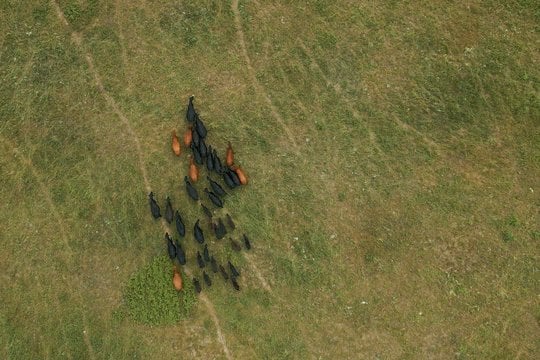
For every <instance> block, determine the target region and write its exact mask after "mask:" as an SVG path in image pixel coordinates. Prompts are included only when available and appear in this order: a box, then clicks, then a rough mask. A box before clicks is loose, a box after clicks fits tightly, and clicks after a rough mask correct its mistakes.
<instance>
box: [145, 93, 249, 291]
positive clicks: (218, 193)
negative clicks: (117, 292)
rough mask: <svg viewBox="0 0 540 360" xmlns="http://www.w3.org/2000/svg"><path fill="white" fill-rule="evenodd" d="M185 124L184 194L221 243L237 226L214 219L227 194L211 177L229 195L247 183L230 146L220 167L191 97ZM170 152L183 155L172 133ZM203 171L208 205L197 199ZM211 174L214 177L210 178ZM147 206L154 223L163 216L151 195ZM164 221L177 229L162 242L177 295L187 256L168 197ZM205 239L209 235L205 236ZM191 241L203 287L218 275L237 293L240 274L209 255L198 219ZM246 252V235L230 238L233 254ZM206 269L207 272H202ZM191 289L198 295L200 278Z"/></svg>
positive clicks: (182, 232) (181, 225)
mask: <svg viewBox="0 0 540 360" xmlns="http://www.w3.org/2000/svg"><path fill="white" fill-rule="evenodd" d="M186 120H187V121H188V124H189V126H188V129H187V130H186V132H185V134H184V145H185V147H186V148H189V149H190V150H191V155H190V156H189V160H190V161H189V171H188V176H185V177H184V182H185V188H186V193H187V195H188V197H189V198H190V199H192V200H193V201H195V202H196V203H198V204H200V207H201V209H202V211H203V213H204V214H205V216H206V217H207V219H208V222H209V229H210V230H211V231H212V232H213V234H214V236H215V238H216V239H217V240H222V239H223V238H224V237H225V235H226V234H227V233H228V232H232V231H233V230H234V229H235V228H236V225H235V223H234V221H233V219H232V218H231V216H230V215H229V214H226V215H225V219H226V220H225V222H226V223H227V226H226V225H225V223H224V221H223V219H222V218H221V217H218V218H217V219H214V211H213V209H215V208H223V204H224V201H225V196H226V195H227V192H226V191H225V190H224V189H223V187H222V186H221V185H220V183H219V182H218V181H216V180H214V179H212V178H211V175H214V174H215V175H214V176H219V177H221V178H222V179H223V182H224V183H225V185H226V186H227V187H228V189H229V191H230V190H233V189H235V188H236V187H238V186H241V185H246V184H247V183H248V180H247V177H246V174H245V173H244V171H243V170H242V169H241V168H240V167H239V166H236V165H235V164H234V152H233V149H232V146H231V143H229V144H228V147H227V151H226V157H225V163H223V162H222V161H221V159H220V157H219V155H218V153H217V150H216V149H215V148H212V146H211V145H208V144H207V142H206V141H207V135H208V131H207V129H206V127H205V126H204V123H203V122H202V120H201V119H200V117H199V114H198V113H197V112H196V111H195V107H194V105H193V96H191V97H190V98H189V103H188V108H187V111H186ZM172 150H173V152H174V154H175V155H176V156H180V155H181V153H182V147H181V145H180V140H179V139H178V136H177V135H176V131H173V133H172ZM204 167H206V169H207V172H208V175H207V176H206V180H207V181H208V187H205V188H204V193H205V194H206V197H207V199H208V200H209V202H210V203H211V205H210V203H209V204H208V205H205V204H204V203H203V199H202V198H201V196H199V191H198V190H197V188H196V186H195V184H196V183H198V182H199V179H200V178H199V171H200V170H199V168H200V169H203V168H204ZM212 173H214V174H212ZM209 188H210V189H211V190H209ZM148 198H149V203H150V211H151V213H152V216H153V217H154V219H158V218H160V217H161V216H162V214H161V209H160V207H159V204H158V202H157V201H156V199H155V198H154V193H153V192H151V193H150V194H149V195H148ZM163 217H164V218H165V220H166V221H167V222H168V223H169V224H172V222H173V220H174V223H175V225H176V231H177V233H178V236H179V238H178V239H173V237H171V235H170V234H169V233H168V232H166V233H165V241H166V242H167V252H168V254H169V257H170V259H171V261H172V262H173V285H174V288H175V289H176V290H177V291H180V290H182V288H183V286H182V276H181V274H180V271H179V270H178V265H177V264H179V265H185V264H186V263H187V254H186V251H185V248H186V247H185V245H184V247H182V244H181V242H180V241H179V239H182V238H185V236H186V226H185V223H184V218H182V215H181V214H180V212H179V211H178V210H173V206H172V203H171V199H170V198H169V197H168V196H167V198H166V199H165V213H164V214H163ZM206 236H208V235H206ZM193 238H194V239H195V241H196V243H197V246H198V248H199V250H197V252H196V254H193V258H194V259H196V262H197V265H198V268H199V271H200V272H202V274H201V275H200V276H202V279H203V281H204V283H205V284H206V286H208V287H209V286H212V278H211V276H210V274H212V273H213V274H217V273H218V272H219V273H220V274H221V276H222V277H223V280H225V281H226V282H228V281H229V280H230V281H231V284H232V286H233V287H234V288H235V289H236V290H240V285H238V277H239V276H240V272H239V271H238V270H237V268H236V267H235V266H234V264H233V263H232V262H231V261H230V260H228V261H227V265H226V266H224V265H223V264H221V263H219V262H218V260H217V259H216V257H215V256H214V255H212V254H211V253H210V250H209V249H208V242H207V241H206V239H205V232H204V231H203V229H202V228H201V223H200V219H197V221H195V224H194V225H193ZM241 243H243V246H244V247H245V249H246V250H250V249H251V242H250V240H249V238H248V237H247V235H246V234H243V235H242V237H241V241H240V242H239V241H237V240H233V238H232V237H229V244H230V246H231V248H232V249H233V250H234V251H241V250H242V245H241ZM206 268H209V269H210V270H211V271H210V270H209V271H206V270H205V269H206ZM193 287H194V288H195V291H197V293H200V292H201V290H202V287H201V281H199V276H194V277H193Z"/></svg>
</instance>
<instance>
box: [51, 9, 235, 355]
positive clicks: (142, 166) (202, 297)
mask: <svg viewBox="0 0 540 360" xmlns="http://www.w3.org/2000/svg"><path fill="white" fill-rule="evenodd" d="M51 4H52V6H53V8H54V9H55V11H56V15H57V16H58V18H59V19H60V21H61V22H62V24H64V26H66V27H67V28H68V30H69V31H70V32H71V38H72V40H73V42H74V43H75V45H76V46H77V47H78V48H79V50H80V51H81V52H82V54H83V55H84V58H85V60H86V63H87V65H88V70H89V71H90V73H91V74H92V76H93V77H94V82H95V84H96V86H97V88H98V89H99V92H100V94H101V95H102V96H103V98H104V99H105V101H106V102H107V104H108V105H109V106H110V107H111V109H112V110H113V112H114V113H115V114H116V115H117V116H118V118H119V119H120V121H121V122H122V123H123V125H124V127H125V128H126V130H127V131H128V133H129V134H130V137H131V139H132V140H133V142H134V143H135V150H136V151H135V152H136V153H137V158H138V162H139V169H140V171H141V174H142V177H143V182H144V187H145V190H146V193H149V192H150V191H151V189H152V187H151V186H150V181H149V177H148V172H147V171H146V166H145V164H144V159H143V151H142V146H141V142H140V140H139V137H138V136H137V133H136V132H135V130H134V129H133V127H132V126H131V123H130V121H129V120H128V118H127V117H126V116H125V115H124V113H123V112H122V110H121V109H120V107H119V106H118V104H117V102H116V101H115V100H114V98H113V97H112V96H111V95H110V94H109V93H108V92H107V90H105V87H104V86H103V81H102V80H101V76H100V75H99V72H98V71H97V70H96V67H95V66H94V60H93V59H92V56H91V55H90V53H89V52H88V51H86V50H85V49H84V47H83V45H82V36H81V34H79V33H77V32H76V31H73V30H72V29H71V26H70V25H69V23H68V21H67V19H66V17H65V16H64V13H63V12H62V9H61V8H60V6H59V5H58V3H57V2H56V1H54V0H51ZM161 226H162V228H163V230H164V231H169V232H170V229H169V228H168V226H167V225H166V223H165V220H163V219H162V221H161ZM185 271H186V273H187V274H188V275H190V276H191V272H190V271H189V269H188V268H185ZM199 298H200V300H201V301H202V303H203V304H204V305H205V306H206V309H207V310H208V313H209V315H210V317H211V318H212V320H213V322H214V326H215V327H216V332H217V338H218V341H219V342H220V343H221V345H222V347H223V352H224V353H225V356H226V358H227V359H232V356H231V353H230V351H229V348H228V347H227V342H226V341H225V337H224V336H223V331H222V329H221V326H220V325H219V320H218V317H217V314H216V310H215V308H214V306H213V304H212V303H211V302H210V300H209V299H208V298H207V297H206V295H205V294H201V295H200V296H199Z"/></svg>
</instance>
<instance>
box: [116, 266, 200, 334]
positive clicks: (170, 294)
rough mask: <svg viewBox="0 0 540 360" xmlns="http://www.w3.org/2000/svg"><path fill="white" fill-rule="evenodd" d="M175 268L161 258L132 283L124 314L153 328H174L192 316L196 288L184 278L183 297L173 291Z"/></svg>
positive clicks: (127, 295)
mask: <svg viewBox="0 0 540 360" xmlns="http://www.w3.org/2000/svg"><path fill="white" fill-rule="evenodd" d="M171 267H172V265H171V262H170V260H169V259H168V258H167V257H166V256H158V257H156V258H154V259H153V260H152V261H151V262H150V263H149V264H148V265H146V266H144V267H142V268H141V269H140V270H139V271H137V273H135V274H134V275H133V277H132V278H131V279H130V280H129V282H128V284H127V286H126V289H125V302H126V309H125V310H124V311H126V312H127V313H128V314H129V315H130V316H131V317H132V318H133V319H135V320H137V321H140V322H142V323H144V324H149V325H170V324H175V323H177V322H178V321H179V320H180V319H182V318H186V317H187V316H189V315H190V313H191V310H192V307H193V305H194V303H195V292H194V290H193V285H192V283H191V282H190V281H186V280H187V278H186V275H185V274H182V275H183V276H182V277H183V279H184V288H183V290H182V291H181V292H180V295H179V294H178V293H177V292H176V290H174V288H172V287H171V282H172V280H171V279H172V276H171V274H170V273H171V272H172V271H171ZM120 311H122V310H120Z"/></svg>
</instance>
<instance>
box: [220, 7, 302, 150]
mask: <svg viewBox="0 0 540 360" xmlns="http://www.w3.org/2000/svg"><path fill="white" fill-rule="evenodd" d="M231 9H232V11H233V13H234V24H235V25H236V34H237V36H238V42H239V43H240V47H241V48H242V55H244V60H245V62H246V67H247V69H248V73H249V77H250V78H251V83H252V85H253V88H254V89H255V91H256V92H257V93H258V94H259V96H261V97H263V98H264V100H265V101H266V103H267V105H268V108H269V109H270V113H271V114H272V116H273V117H274V118H275V119H276V121H277V122H278V123H279V124H280V125H281V127H282V128H283V130H285V133H286V134H287V137H288V138H289V141H290V142H291V143H292V144H293V145H294V150H295V151H296V152H297V153H298V144H297V143H296V137H295V136H294V135H293V133H292V131H291V129H289V126H288V125H287V124H286V123H285V121H284V120H283V118H282V117H281V115H280V114H279V112H278V110H277V108H276V106H275V105H274V103H273V102H272V99H271V98H270V95H268V93H267V92H266V91H265V90H264V88H263V86H262V85H261V84H260V83H259V80H257V77H256V76H255V69H254V68H253V65H251V58H250V57H249V54H248V51H247V47H246V41H245V38H244V30H242V18H241V17H240V11H239V10H238V0H233V1H232V3H231Z"/></svg>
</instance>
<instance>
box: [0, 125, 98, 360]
mask: <svg viewBox="0 0 540 360" xmlns="http://www.w3.org/2000/svg"><path fill="white" fill-rule="evenodd" d="M0 138H2V143H3V144H6V145H7V146H8V147H10V148H11V149H12V150H13V152H14V153H15V154H16V155H17V159H19V162H20V163H22V164H23V165H24V166H26V167H27V168H28V169H29V170H30V172H31V173H32V176H33V177H34V179H35V180H36V181H37V183H38V187H39V189H40V190H41V193H42V194H43V197H44V198H45V201H46V202H47V205H48V206H49V209H50V211H51V214H52V215H53V217H54V219H55V221H56V223H57V224H58V228H59V230H60V236H61V237H62V240H63V241H64V243H65V245H64V246H65V248H66V249H67V250H68V251H69V261H68V264H70V263H72V262H73V253H74V252H73V249H72V248H71V245H69V239H68V236H67V230H66V226H65V224H64V221H63V220H62V217H61V216H60V213H59V212H58V209H57V208H56V205H55V204H54V201H53V199H52V196H51V191H50V190H49V188H48V187H47V186H46V185H45V183H44V182H43V181H42V180H41V175H40V174H39V172H38V170H37V169H36V167H35V166H34V164H33V163H32V160H31V159H30V158H28V157H26V156H24V154H23V153H21V152H20V151H19V150H18V148H17V147H16V146H15V145H14V144H13V143H12V142H11V141H10V140H9V139H7V138H5V137H3V136H1V135H0ZM79 283H80V282H79ZM78 290H79V291H77V292H76V296H77V297H78V298H79V299H78V300H79V303H80V304H81V305H82V304H83V297H82V295H81V292H80V289H78ZM81 314H82V320H83V339H84V343H85V344H86V347H87V348H88V356H90V359H92V360H93V359H95V358H96V356H95V353H94V348H93V347H92V343H91V342H90V337H89V335H88V334H89V331H88V328H87V326H86V324H87V320H86V315H85V313H84V311H81Z"/></svg>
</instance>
